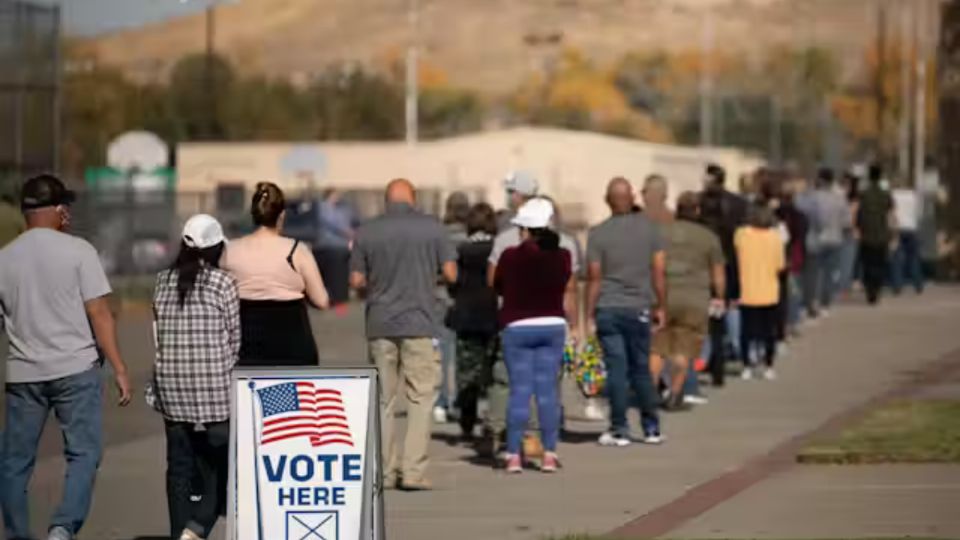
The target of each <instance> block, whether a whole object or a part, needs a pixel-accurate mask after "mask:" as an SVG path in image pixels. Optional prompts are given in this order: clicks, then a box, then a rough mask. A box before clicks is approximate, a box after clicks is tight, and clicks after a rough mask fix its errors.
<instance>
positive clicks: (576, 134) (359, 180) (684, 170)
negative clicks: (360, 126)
mask: <svg viewBox="0 0 960 540" xmlns="http://www.w3.org/2000/svg"><path fill="white" fill-rule="evenodd" d="M711 162H713V163H719V164H721V165H723V166H724V167H726V168H727V171H728V174H729V178H730V179H731V181H730V185H731V188H732V189H736V186H737V178H739V177H740V176H742V175H746V174H750V173H752V172H753V171H755V170H756V169H757V168H758V167H760V166H761V165H762V162H761V160H760V159H759V158H757V157H756V156H754V155H752V154H749V153H745V152H743V151H740V150H735V149H726V148H706V149H704V148H695V147H682V146H670V145H660V144H650V143H645V142H641V141H636V140H632V139H623V138H618V137H613V136H608V135H602V134H597V133H588V132H580V131H566V130H560V129H545V128H516V129H509V130H504V131H495V132H487V133H479V134H474V135H466V136H462V137H455V138H450V139H443V140H438V141H432V142H424V143H420V144H418V145H417V146H416V147H413V148H411V147H408V146H407V145H406V144H404V143H402V142H386V143H383V142H376V143H364V142H358V143H316V144H289V143H275V144H274V143H185V144H180V145H179V146H178V149H177V175H178V178H177V183H176V186H177V191H178V192H180V193H183V194H186V193H195V194H199V193H216V194H217V195H216V196H214V197H207V198H203V199H200V198H197V197H193V198H192V199H189V200H194V201H203V203H204V204H205V205H207V206H206V207H204V208H184V209H181V213H184V212H187V213H189V212H193V211H199V210H204V211H210V212H217V213H219V214H223V213H225V212H226V213H229V212H230V211H231V210H232V209H233V210H242V208H243V206H244V205H245V204H246V202H247V194H249V193H252V190H253V187H254V185H255V184H256V183H257V182H260V181H264V180H269V181H274V182H276V183H278V184H279V185H280V186H282V187H283V188H284V189H285V190H286V191H288V192H290V193H295V194H304V193H307V194H309V193H310V192H316V193H319V192H321V191H322V190H325V189H329V188H336V189H339V190H342V191H347V192H351V193H353V194H354V204H355V205H356V206H357V207H358V210H359V211H360V213H361V214H363V215H365V216H369V215H372V214H374V213H376V212H378V211H379V210H380V205H381V204H382V189H383V187H384V185H385V184H386V182H387V181H389V180H390V179H392V178H397V177H406V178H409V179H411V180H412V181H413V182H414V183H415V184H416V185H417V187H418V188H419V190H420V199H421V205H422V206H424V210H426V211H429V212H433V213H439V212H440V210H441V208H442V202H443V200H444V199H445V197H446V196H447V195H448V194H449V193H451V192H453V191H465V192H467V193H469V194H471V195H472V196H473V197H474V198H479V199H483V200H486V201H487V202H490V203H492V204H494V206H502V205H503V204H504V199H505V194H504V192H503V187H502V180H503V178H504V176H505V175H506V174H507V173H508V172H509V171H512V170H526V171H530V172H532V173H533V174H534V175H536V176H537V178H539V180H540V185H541V192H542V193H543V194H544V195H548V196H550V197H552V198H554V199H555V200H556V201H557V203H558V206H559V207H560V211H561V213H562V215H563V218H564V221H565V223H566V225H567V227H569V228H573V229H583V228H585V227H586V226H588V225H589V224H592V223H596V222H599V221H600V220H602V219H603V218H604V217H605V216H606V215H607V208H606V205H605V203H604V190H605V188H606V184H607V181H608V180H609V179H610V178H612V177H614V176H624V177H626V178H629V179H630V180H631V181H633V183H634V185H637V186H639V185H640V184H641V183H642V182H643V179H644V177H646V176H647V175H649V174H652V173H659V174H662V175H665V176H666V177H667V178H668V179H669V180H670V184H671V188H672V189H671V197H672V198H675V197H676V196H677V195H678V194H679V193H680V192H682V191H684V190H699V189H700V188H701V180H702V178H703V169H704V166H705V165H706V164H707V163H711ZM181 199H183V200H185V201H186V200H188V199H187V198H184V197H181ZM671 200H672V199H671ZM211 205H216V207H215V208H211V207H210V206H211ZM234 207H236V208H234Z"/></svg>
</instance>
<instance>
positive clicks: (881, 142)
mask: <svg viewBox="0 0 960 540" xmlns="http://www.w3.org/2000/svg"><path fill="white" fill-rule="evenodd" d="M876 48H877V76H876V81H874V83H875V85H876V87H875V88H874V91H875V92H876V101H877V111H876V115H877V116H876V122H877V158H878V161H879V162H881V163H883V162H884V161H885V159H886V157H887V156H886V148H885V142H886V141H885V137H884V135H885V134H886V129H885V128H886V125H885V121H884V114H885V113H886V110H887V96H886V92H885V90H884V81H885V80H886V78H887V4H886V0H878V1H877V43H876Z"/></svg>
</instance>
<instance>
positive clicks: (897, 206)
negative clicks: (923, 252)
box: [890, 187, 924, 294]
mask: <svg viewBox="0 0 960 540" xmlns="http://www.w3.org/2000/svg"><path fill="white" fill-rule="evenodd" d="M892 195H893V201H894V216H895V218H896V230H897V248H896V250H895V251H894V254H893V261H892V264H891V267H890V282H891V283H890V284H891V287H892V288H893V293H894V294H900V291H901V290H903V286H904V283H905V281H909V282H910V284H911V285H913V288H914V290H915V291H916V292H917V294H920V293H922V292H923V287H924V279H923V262H922V260H921V257H920V238H919V235H918V234H917V230H918V228H919V224H920V198H919V197H918V196H917V192H916V191H914V190H913V189H912V188H908V187H901V188H897V189H894V190H893V193H892Z"/></svg>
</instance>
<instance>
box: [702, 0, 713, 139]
mask: <svg viewBox="0 0 960 540" xmlns="http://www.w3.org/2000/svg"><path fill="white" fill-rule="evenodd" d="M702 13H703V19H702V21H701V28H700V146H712V145H713V105H714V99H713V90H714V89H713V73H711V70H712V67H713V63H712V59H713V52H714V28H713V24H714V21H713V9H711V8H710V7H705V8H703V11H702Z"/></svg>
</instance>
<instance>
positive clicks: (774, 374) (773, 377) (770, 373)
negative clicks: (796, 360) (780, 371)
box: [763, 368, 777, 381]
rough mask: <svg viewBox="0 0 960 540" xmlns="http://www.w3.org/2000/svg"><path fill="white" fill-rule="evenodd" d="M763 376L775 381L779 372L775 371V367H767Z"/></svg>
mask: <svg viewBox="0 0 960 540" xmlns="http://www.w3.org/2000/svg"><path fill="white" fill-rule="evenodd" d="M763 378H764V379H766V380H768V381H775V380H777V372H776V371H774V370H773V368H767V369H766V370H764V372H763Z"/></svg>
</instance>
